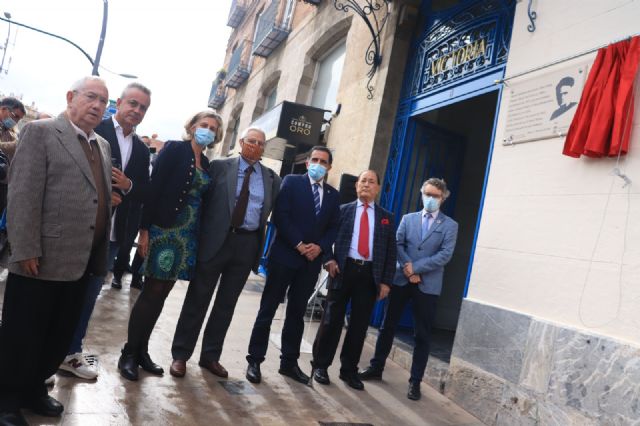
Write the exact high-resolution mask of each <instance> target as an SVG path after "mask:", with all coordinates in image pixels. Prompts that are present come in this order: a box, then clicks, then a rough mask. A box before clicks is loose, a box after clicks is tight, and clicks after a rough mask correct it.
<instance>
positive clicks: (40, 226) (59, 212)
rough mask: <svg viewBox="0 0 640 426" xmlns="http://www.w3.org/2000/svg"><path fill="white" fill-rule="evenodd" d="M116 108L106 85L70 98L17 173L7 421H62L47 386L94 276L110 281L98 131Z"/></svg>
mask: <svg viewBox="0 0 640 426" xmlns="http://www.w3.org/2000/svg"><path fill="white" fill-rule="evenodd" d="M108 102H109V94H108V91H107V87H106V85H105V83H104V81H103V80H101V79H100V78H98V77H86V78H84V79H81V80H79V81H78V82H76V83H75V84H73V86H72V87H71V89H70V90H69V91H68V92H67V109H66V111H65V112H64V113H62V114H60V115H59V116H58V117H57V118H55V119H46V120H38V121H33V122H31V123H28V124H27V125H26V126H25V127H24V129H23V130H22V136H21V140H20V144H19V145H18V149H17V151H16V154H15V156H14V158H13V163H12V165H11V169H10V172H9V197H8V207H7V212H8V218H7V224H8V229H7V231H8V236H9V241H10V244H11V256H10V258H9V262H10V264H9V276H8V278H7V286H6V290H5V295H4V309H3V312H2V332H1V333H2V334H1V336H0V338H1V342H0V424H7V425H21V424H26V421H25V419H24V417H23V416H22V413H21V412H20V409H21V408H29V409H31V410H33V411H35V412H36V413H38V414H40V415H44V416H51V417H54V416H59V415H60V414H61V413H62V411H63V410H64V407H63V406H62V404H60V403H59V402H58V401H56V400H55V399H54V398H52V397H50V396H49V395H48V394H47V388H46V386H45V384H44V382H45V379H47V378H48V377H49V376H51V375H52V374H53V373H55V371H56V370H57V369H58V366H59V365H60V363H61V362H62V360H63V359H64V357H65V355H66V352H67V349H69V344H70V343H71V338H72V335H73V331H74V329H75V326H76V323H77V322H78V319H79V317H80V311H81V309H82V304H83V300H84V294H85V290H86V287H87V283H88V281H89V280H90V279H91V276H92V275H100V274H102V275H104V274H106V266H107V265H106V264H107V251H108V244H109V238H108V235H109V215H110V211H111V195H110V194H111V152H110V149H109V144H108V143H107V142H106V141H105V140H104V139H102V138H101V137H100V136H98V135H96V134H95V133H94V132H93V128H94V127H95V126H97V125H98V123H100V120H101V118H102V115H103V114H104V111H105V108H106V106H107V104H108Z"/></svg>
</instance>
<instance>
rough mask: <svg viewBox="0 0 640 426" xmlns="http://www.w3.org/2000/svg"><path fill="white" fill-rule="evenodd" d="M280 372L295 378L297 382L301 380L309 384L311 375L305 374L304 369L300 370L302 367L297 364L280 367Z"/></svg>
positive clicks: (304, 383)
mask: <svg viewBox="0 0 640 426" xmlns="http://www.w3.org/2000/svg"><path fill="white" fill-rule="evenodd" d="M278 373H280V374H282V375H283V376H287V377H291V378H292V379H293V380H295V381H296V382H300V383H302V384H303V385H308V384H309V376H307V375H306V374H304V373H303V372H302V370H300V367H298V366H297V365H294V366H291V367H280V369H279V370H278Z"/></svg>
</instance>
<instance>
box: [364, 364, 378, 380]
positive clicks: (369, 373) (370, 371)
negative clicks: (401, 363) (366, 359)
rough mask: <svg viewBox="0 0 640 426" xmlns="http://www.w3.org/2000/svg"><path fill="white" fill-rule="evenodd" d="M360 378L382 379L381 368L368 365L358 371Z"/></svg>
mask: <svg viewBox="0 0 640 426" xmlns="http://www.w3.org/2000/svg"><path fill="white" fill-rule="evenodd" d="M358 378H359V379H360V380H382V370H379V369H377V368H375V367H372V366H368V367H367V368H365V369H364V370H362V371H360V372H359V373H358Z"/></svg>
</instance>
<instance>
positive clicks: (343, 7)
mask: <svg viewBox="0 0 640 426" xmlns="http://www.w3.org/2000/svg"><path fill="white" fill-rule="evenodd" d="M360 2H361V3H363V4H362V5H360V4H358V1H357V0H333V5H334V7H335V8H336V9H338V10H340V11H343V12H349V10H353V12H355V13H356V14H357V15H358V16H360V17H361V18H362V20H363V21H364V23H365V24H366V25H367V28H369V31H370V32H371V37H372V40H371V43H369V46H368V47H367V51H366V52H365V55H364V60H365V62H366V64H367V65H371V68H370V69H369V72H368V73H367V77H369V80H368V81H367V91H368V92H369V94H368V95H367V99H373V89H374V87H373V85H372V84H371V80H373V76H374V75H375V73H376V71H377V69H378V67H379V66H380V64H381V63H382V54H381V53H380V33H382V30H383V29H384V26H385V24H386V23H387V19H388V18H389V14H390V10H389V8H390V5H391V0H361V1H360ZM383 7H384V9H383ZM381 9H383V11H382V14H383V15H382V16H380V17H378V15H377V14H376V12H378V11H380V10H381Z"/></svg>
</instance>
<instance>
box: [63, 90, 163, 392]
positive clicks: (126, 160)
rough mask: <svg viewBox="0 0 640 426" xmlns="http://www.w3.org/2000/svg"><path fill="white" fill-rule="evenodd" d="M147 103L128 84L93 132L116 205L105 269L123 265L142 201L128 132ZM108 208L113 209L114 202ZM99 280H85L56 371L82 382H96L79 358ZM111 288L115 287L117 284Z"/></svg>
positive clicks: (139, 150) (140, 165)
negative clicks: (107, 158) (103, 152)
mask: <svg viewBox="0 0 640 426" xmlns="http://www.w3.org/2000/svg"><path fill="white" fill-rule="evenodd" d="M150 103H151V91H150V90H149V89H147V88H146V87H145V86H143V85H142V84H140V83H131V84H129V85H128V86H127V87H125V88H124V90H123V91H122V95H120V98H119V99H118V100H117V103H116V107H117V111H116V113H115V115H114V116H112V117H109V118H107V119H105V120H103V121H102V122H101V123H100V124H99V125H98V127H96V128H95V132H96V133H97V134H99V135H100V136H102V137H103V138H105V139H106V140H107V142H109V145H110V147H111V162H112V163H113V164H112V166H113V167H112V168H111V178H112V182H113V184H112V186H113V191H114V192H113V193H112V199H113V198H114V197H115V198H117V199H118V200H119V201H120V204H117V207H116V208H115V209H114V210H112V211H113V213H112V216H111V236H110V241H111V242H110V245H109V261H108V266H112V263H113V260H114V258H115V257H116V255H117V254H118V250H119V249H120V248H121V247H122V248H123V250H125V251H127V254H126V255H127V263H128V259H129V253H128V252H129V251H131V245H132V244H133V240H134V239H135V237H136V234H137V232H138V228H139V225H140V217H141V214H142V201H143V198H144V195H145V193H146V192H147V188H148V185H149V149H148V148H147V147H146V145H145V144H144V142H142V141H141V140H140V138H139V137H138V135H136V133H135V130H134V129H135V127H136V126H137V125H138V124H140V122H141V121H142V119H143V118H144V116H145V114H146V112H147V109H148V108H149V105H150ZM112 204H113V205H114V206H115V205H116V203H115V202H112ZM115 275H116V272H115V268H114V276H115ZM104 279H105V277H104V276H94V277H92V278H91V280H90V283H89V286H88V287H87V292H86V295H85V301H84V306H83V308H82V316H81V318H80V322H79V323H78V325H77V326H76V331H75V333H74V336H73V342H72V343H71V347H70V348H69V351H68V353H67V357H66V358H65V360H64V362H63V363H62V364H61V365H60V369H61V370H64V371H66V372H68V373H71V374H73V375H75V376H77V377H80V378H82V379H88V380H91V379H95V378H96V377H98V369H97V357H96V355H89V354H85V353H83V352H82V340H83V339H84V336H85V334H86V332H87V328H88V326H89V320H90V318H91V314H92V312H93V308H94V306H95V303H96V299H97V298H98V295H99V294H100V289H101V288H102V284H103V283H104ZM114 280H115V278H114ZM114 287H116V288H120V287H121V286H119V280H118V285H117V286H114Z"/></svg>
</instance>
